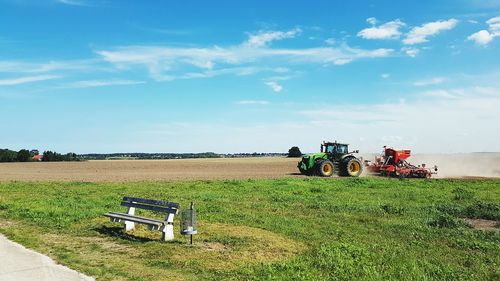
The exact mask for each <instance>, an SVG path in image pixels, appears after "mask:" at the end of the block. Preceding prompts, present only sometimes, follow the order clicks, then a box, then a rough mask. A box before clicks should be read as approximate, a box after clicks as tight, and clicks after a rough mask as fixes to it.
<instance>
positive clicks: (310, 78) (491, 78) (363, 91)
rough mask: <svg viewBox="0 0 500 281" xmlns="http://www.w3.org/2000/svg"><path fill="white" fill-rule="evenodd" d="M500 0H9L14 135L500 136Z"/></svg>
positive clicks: (54, 145)
mask: <svg viewBox="0 0 500 281" xmlns="http://www.w3.org/2000/svg"><path fill="white" fill-rule="evenodd" d="M499 48H500V1H492V0H491V1H489V0H485V1H465V0H458V1H457V0H454V1H452V0H446V1H318V2H316V3H314V4H312V3H311V1H109V0H108V1H99V0H59V1H56V0H39V1H27V0H0V132H2V133H1V137H0V147H5V148H11V149H20V148H39V149H40V150H48V149H50V150H57V151H60V152H68V151H74V152H77V153H89V152H139V151H140V152H202V151H214V152H254V151H258V152H275V151H276V152H280V151H286V150H288V148H289V147H290V146H292V145H298V146H299V147H300V148H301V149H302V150H303V151H316V150H318V146H319V143H320V142H321V141H322V140H339V141H343V142H348V143H350V144H351V145H352V148H353V149H355V148H356V149H360V150H361V151H364V152H373V151H379V150H380V147H381V146H382V145H386V144H387V145H391V146H395V147H404V148H412V149H413V150H415V151H416V152H446V153H449V152H472V151H500V130H499V128H500V125H499V124H500V110H499V108H500V51H499Z"/></svg>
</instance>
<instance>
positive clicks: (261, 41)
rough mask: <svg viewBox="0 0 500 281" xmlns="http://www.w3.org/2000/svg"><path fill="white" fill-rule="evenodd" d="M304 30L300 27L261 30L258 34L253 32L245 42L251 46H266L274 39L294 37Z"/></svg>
mask: <svg viewBox="0 0 500 281" xmlns="http://www.w3.org/2000/svg"><path fill="white" fill-rule="evenodd" d="M301 32H302V31H301V30H300V29H299V28H296V29H292V30H289V31H286V32H283V31H259V32H258V33H257V34H251V35H250V36H249V38H248V40H247V41H246V42H245V43H244V45H245V46H247V47H251V48H261V47H266V46H267V45H268V44H269V43H271V42H272V41H277V40H283V39H287V38H294V37H295V36H296V35H298V34H300V33H301Z"/></svg>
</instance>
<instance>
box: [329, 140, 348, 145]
mask: <svg viewBox="0 0 500 281" xmlns="http://www.w3.org/2000/svg"><path fill="white" fill-rule="evenodd" d="M328 144H340V145H349V144H347V143H340V142H337V141H334V142H332V141H323V145H328Z"/></svg>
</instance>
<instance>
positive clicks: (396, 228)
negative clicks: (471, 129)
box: [0, 178, 500, 280]
mask: <svg viewBox="0 0 500 281" xmlns="http://www.w3.org/2000/svg"><path fill="white" fill-rule="evenodd" d="M124 195H131V196H139V197H149V198H156V199H167V200H171V201H174V202H179V203H181V206H185V207H187V206H188V204H189V202H190V201H194V202H195V204H196V207H197V212H198V222H199V235H197V236H195V245H193V246H190V245H189V244H188V238H187V237H183V236H181V235H179V234H178V229H177V228H176V240H175V241H174V242H161V241H159V238H160V233H159V232H152V231H147V230H145V229H143V228H139V229H137V230H135V231H134V232H132V233H124V232H123V230H122V227H121V225H120V224H116V223H111V222H109V221H108V219H106V218H105V217H103V216H102V214H103V213H105V212H108V211H122V212H123V211H125V207H120V206H119V203H120V199H121V197H122V196H124ZM139 214H140V213H139ZM145 215H147V216H151V215H154V214H151V213H150V214H145ZM462 218H483V219H489V220H495V221H497V225H496V228H497V229H496V230H476V229H473V228H471V227H469V226H468V225H466V224H465V223H464V221H463V219H462ZM498 221H500V180H444V179H443V180H396V179H384V178H360V179H352V178H342V179H319V178H311V179H292V178H286V179H278V180H246V181H187V182H139V183H78V182H75V183H48V182H46V183H43V182H33V183H28V182H3V183H0V233H3V234H4V235H6V236H8V237H9V238H10V239H13V240H14V241H17V242H19V243H21V244H23V245H25V246H27V247H29V248H32V249H35V250H37V251H40V252H42V253H45V254H48V255H49V256H51V257H53V258H54V259H55V260H57V261H58V262H60V263H62V264H65V265H68V266H70V267H71V268H73V269H75V270H78V271H81V272H83V273H85V274H88V275H93V276H95V277H96V278H97V279H101V280H150V279H156V280H166V279H171V280H182V279H186V280H194V279H217V280H219V279H234V280H254V279H255V280H500V271H499V268H500V234H499V231H498ZM176 223H177V226H178V218H176ZM177 226H176V227H177Z"/></svg>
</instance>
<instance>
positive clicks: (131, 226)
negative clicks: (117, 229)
mask: <svg viewBox="0 0 500 281" xmlns="http://www.w3.org/2000/svg"><path fill="white" fill-rule="evenodd" d="M127 214H129V215H134V214H135V208H134V207H128V211H127ZM134 228H135V223H134V222H133V221H125V231H129V230H132V229H134Z"/></svg>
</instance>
